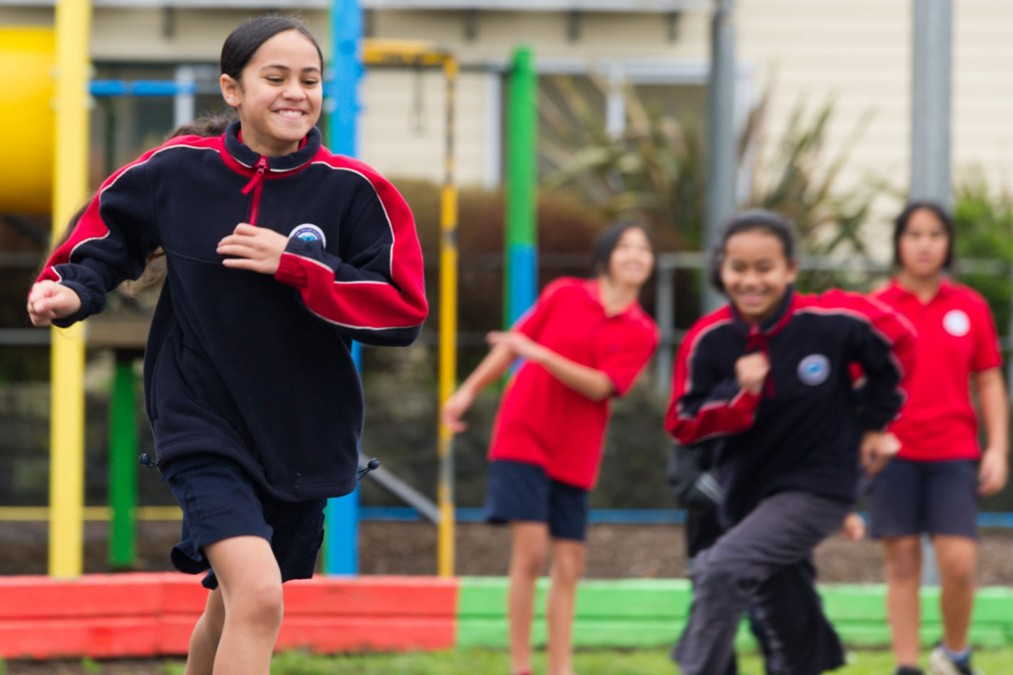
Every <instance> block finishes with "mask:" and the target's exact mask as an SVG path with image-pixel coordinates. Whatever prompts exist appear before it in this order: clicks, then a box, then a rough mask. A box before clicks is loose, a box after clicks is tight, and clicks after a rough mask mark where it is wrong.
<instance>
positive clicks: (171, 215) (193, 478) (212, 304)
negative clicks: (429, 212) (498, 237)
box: [28, 16, 428, 675]
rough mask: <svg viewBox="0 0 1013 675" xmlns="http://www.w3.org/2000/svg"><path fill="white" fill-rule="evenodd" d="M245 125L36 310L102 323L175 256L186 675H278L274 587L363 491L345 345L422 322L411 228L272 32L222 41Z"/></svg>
mask: <svg viewBox="0 0 1013 675" xmlns="http://www.w3.org/2000/svg"><path fill="white" fill-rule="evenodd" d="M221 72H222V74H221V77H220V85H221V90H222V95H223V96H224V98H225V102H226V103H227V104H228V105H229V106H231V107H232V108H234V109H235V110H236V112H237V114H238V121H237V122H235V123H233V124H232V125H231V126H229V128H228V129H227V130H226V132H225V134H223V135H221V136H218V137H214V138H201V137H198V136H181V137H178V138H174V139H171V140H169V141H167V142H166V143H164V144H163V145H161V146H160V147H158V148H156V149H154V150H152V151H150V152H147V153H145V154H144V155H142V156H141V157H140V158H139V159H137V160H136V161H135V162H133V163H131V164H129V165H127V166H125V167H123V168H121V169H119V170H118V171H117V172H116V173H114V174H113V175H112V176H111V177H110V178H108V179H107V180H106V181H105V182H104V183H103V184H102V186H101V187H100V188H99V191H98V194H97V196H96V197H95V198H94V199H93V200H92V202H91V203H90V204H89V206H88V207H87V208H86V210H85V211H84V213H83V214H82V215H81V217H80V218H79V219H78V220H77V223H76V225H75V227H74V229H73V232H71V234H70V236H69V237H68V238H67V240H66V241H65V242H64V243H63V244H61V245H60V246H59V247H58V248H57V249H56V251H55V252H54V253H53V255H52V256H51V258H50V259H49V261H48V263H47V264H46V266H45V268H44V270H43V272H42V274H41V275H40V276H39V279H38V280H37V281H36V283H35V284H34V285H33V287H32V289H31V291H30V293H29V297H28V313H29V315H30V318H31V320H32V322H33V323H34V324H35V325H37V326H46V325H50V324H53V325H56V326H68V325H70V324H72V323H74V322H75V321H80V320H82V319H84V318H86V317H88V316H89V315H91V314H94V313H96V312H99V311H101V310H102V309H103V307H104V304H105V296H106V293H108V292H109V291H111V290H112V289H114V288H115V287H116V286H118V285H119V284H120V282H122V281H123V280H125V279H135V278H137V277H138V276H139V275H140V274H141V272H142V271H143V269H144V265H145V262H146V259H147V257H148V254H149V253H150V252H152V251H153V250H155V249H156V248H158V247H161V248H162V249H163V250H164V252H165V260H166V266H167V278H166V282H165V285H164V286H163V290H162V294H161V296H160V298H159V302H158V306H157V308H156V311H155V316H154V319H153V321H152V325H151V330H150V333H149V336H148V345H147V349H146V352H145V360H144V391H145V403H146V409H147V413H148V417H149V420H150V422H151V425H152V430H153V434H154V439H155V449H156V452H157V457H158V466H159V468H160V469H161V471H162V476H163V479H164V480H165V481H166V482H167V483H168V485H169V487H170V488H171V489H172V490H173V492H174V494H175V495H176V497H177V499H178V500H179V503H180V506H181V508H182V510H183V529H182V538H181V542H180V543H179V544H178V545H177V546H176V547H175V548H174V549H173V551H172V560H173V563H174V564H175V565H176V567H178V568H179V569H180V570H183V571H185V572H194V573H195V572H200V571H206V570H208V569H210V570H211V572H210V573H209V574H208V575H207V576H206V577H205V580H204V585H205V586H207V587H208V588H210V589H212V591H211V592H210V594H209V596H208V601H207V606H206V608H205V611H204V614H203V615H202V617H201V618H200V620H199V621H198V623H197V626H196V627H195V629H194V631H193V633H192V637H191V642H190V652H189V657H188V661H187V673H211V672H212V669H214V672H220V673H253V674H258V673H262V674H265V675H266V674H267V673H268V672H269V669H270V659H271V652H272V651H273V647H274V644H275V641H276V638H277V634H278V630H279V629H280V626H281V616H282V582H283V581H286V580H288V579H294V578H304V577H309V576H311V575H312V573H313V569H314V563H315V560H316V556H317V552H318V550H319V546H320V543H321V540H322V537H323V509H324V505H325V503H326V499H327V498H328V497H334V496H340V495H343V494H346V493H348V492H350V491H351V490H352V489H353V488H354V487H355V482H356V471H357V468H358V449H357V446H358V438H359V434H360V431H361V427H362V413H363V410H362V406H363V404H362V392H361V386H360V381H359V377H358V374H357V372H356V369H355V366H354V364H353V362H352V359H351V357H350V348H351V343H352V340H353V339H354V340H359V341H362V342H364V343H369V344H379V345H407V344H409V343H411V342H412V341H413V340H414V339H415V337H416V336H417V335H418V333H419V331H420V329H421V326H422V323H423V321H424V320H425V318H426V314H427V312H428V306H427V303H426V297H425V290H424V286H423V269H422V255H421V250H420V247H419V243H418V237H417V234H416V231H415V226H414V221H413V218H412V214H411V211H410V210H409V208H408V205H407V204H406V203H405V201H404V199H403V198H402V197H401V196H400V195H399V194H398V192H397V191H396V190H395V189H394V187H393V186H392V185H391V184H390V183H388V182H387V181H386V180H385V179H384V178H383V177H382V176H380V175H379V174H377V173H376V171H374V170H373V169H371V168H370V167H368V166H366V165H365V164H363V163H361V162H358V161H356V160H354V159H351V158H348V157H342V156H337V155H334V154H332V153H331V152H329V151H328V150H327V149H326V148H324V147H322V146H321V137H320V132H319V131H318V130H317V128H316V122H317V120H318V118H319V116H320V112H321V106H322V99H323V96H322V90H323V76H324V73H323V58H322V55H321V52H320V48H319V46H318V44H317V42H316V40H315V39H314V38H313V36H312V35H311V34H310V33H309V32H308V30H307V29H306V28H305V26H304V25H303V24H302V23H300V22H299V21H297V20H294V19H290V18H287V17H281V16H263V17H258V18H255V19H251V20H250V21H248V22H246V23H244V24H242V25H241V26H239V27H238V28H236V29H235V30H234V31H233V32H232V33H231V34H230V35H229V37H228V38H227V39H226V41H225V44H224V46H223V48H222V54H221Z"/></svg>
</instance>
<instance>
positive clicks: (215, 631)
mask: <svg viewBox="0 0 1013 675" xmlns="http://www.w3.org/2000/svg"><path fill="white" fill-rule="evenodd" d="M224 624H225V605H224V604H223V603H222V592H221V589H215V590H213V591H211V592H210V593H208V600H207V604H206V605H205V606H204V613H203V614H201V617H200V619H198V620H197V625H195V626H194V628H193V633H191V634H190V650H189V652H187V657H186V675H211V673H212V672H213V670H214V667H215V654H216V653H217V652H218V642H219V641H220V640H221V638H222V627H223V626H224Z"/></svg>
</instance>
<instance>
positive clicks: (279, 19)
mask: <svg viewBox="0 0 1013 675" xmlns="http://www.w3.org/2000/svg"><path fill="white" fill-rule="evenodd" d="M289 30H294V31H298V32H299V33H300V34H302V35H303V37H305V38H306V39H307V40H309V41H310V42H311V43H313V46H314V47H316V49H317V54H319V55H320V74H321V75H323V70H324V54H323V52H322V51H320V43H319V42H317V39H316V38H315V37H314V36H313V33H311V32H310V29H309V28H307V27H306V24H304V23H303V22H302V21H300V20H299V19H296V18H294V17H290V16H281V15H278V14H265V15H263V16H257V17H254V18H252V19H247V20H246V21H244V22H243V23H241V24H239V25H238V26H237V27H236V28H235V29H234V30H233V31H232V32H231V33H229V36H228V37H227V38H225V44H223V45H222V55H221V58H220V59H219V61H218V65H219V68H220V69H221V72H222V74H223V75H228V76H229V77H231V78H232V79H233V80H236V81H237V82H238V81H239V79H240V76H241V75H242V74H243V68H245V67H246V64H248V63H249V62H250V59H252V58H253V55H254V54H256V53H257V50H258V49H260V47H261V45H263V44H264V43H265V42H267V41H268V40H270V39H271V38H273V37H274V36H275V35H277V34H278V33H284V32H285V31H289Z"/></svg>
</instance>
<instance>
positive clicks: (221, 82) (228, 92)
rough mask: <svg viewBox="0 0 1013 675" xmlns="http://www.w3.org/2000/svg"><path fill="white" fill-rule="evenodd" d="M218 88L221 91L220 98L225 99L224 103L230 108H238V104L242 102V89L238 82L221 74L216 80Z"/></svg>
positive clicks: (229, 76)
mask: <svg viewBox="0 0 1013 675" xmlns="http://www.w3.org/2000/svg"><path fill="white" fill-rule="evenodd" d="M218 86H219V87H220V88H221V90H222V98H224V99H225V103H226V104H228V105H229V106H230V107H232V108H238V107H239V103H240V102H241V101H242V96H241V95H240V94H241V93H242V87H240V86H239V82H238V81H236V80H235V79H233V78H232V76H231V75H226V74H225V73H222V75H221V77H219V78H218Z"/></svg>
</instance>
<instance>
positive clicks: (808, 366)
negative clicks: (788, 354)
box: [798, 354, 830, 387]
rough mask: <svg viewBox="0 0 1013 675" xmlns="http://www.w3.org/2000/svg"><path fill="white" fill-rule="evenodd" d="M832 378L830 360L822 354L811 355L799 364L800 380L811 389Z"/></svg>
mask: <svg viewBox="0 0 1013 675" xmlns="http://www.w3.org/2000/svg"><path fill="white" fill-rule="evenodd" d="M828 377H830V359H828V358H827V357H825V356H823V355H822V354H810V355H809V356H807V357H805V358H804V359H802V360H801V361H799V362H798V379H800V380H802V381H803V382H805V383H806V384H808V385H809V386H811V387H815V386H816V385H817V384H823V383H824V382H826V381H827V378H828Z"/></svg>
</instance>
